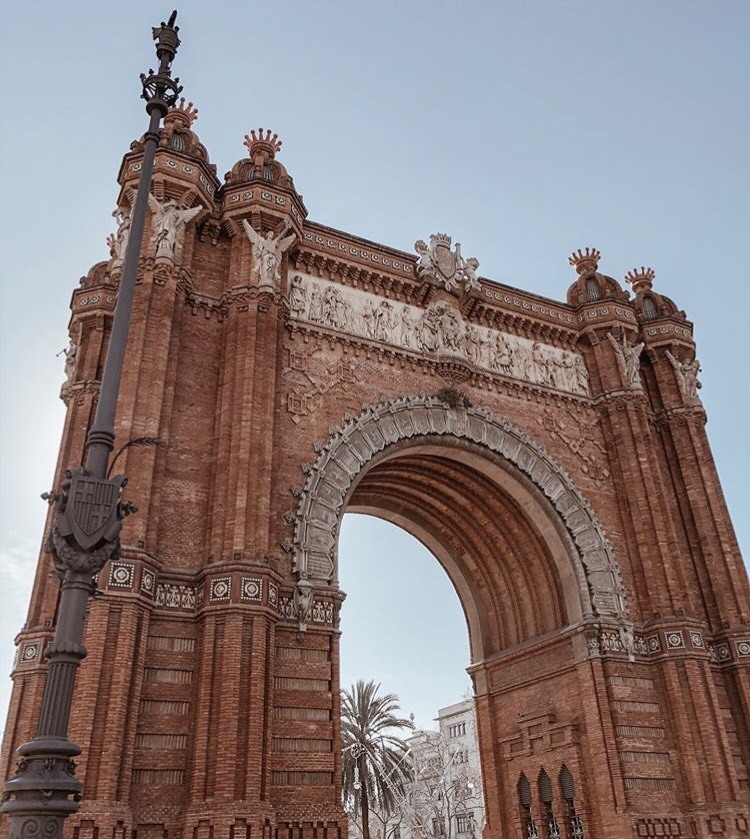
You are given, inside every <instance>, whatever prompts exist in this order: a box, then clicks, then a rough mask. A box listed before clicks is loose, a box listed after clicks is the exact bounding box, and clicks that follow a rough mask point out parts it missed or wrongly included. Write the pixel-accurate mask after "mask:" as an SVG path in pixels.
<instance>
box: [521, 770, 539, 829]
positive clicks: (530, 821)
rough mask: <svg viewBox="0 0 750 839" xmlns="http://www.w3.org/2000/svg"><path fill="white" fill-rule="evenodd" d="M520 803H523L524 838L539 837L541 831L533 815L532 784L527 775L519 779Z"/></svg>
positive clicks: (522, 822)
mask: <svg viewBox="0 0 750 839" xmlns="http://www.w3.org/2000/svg"><path fill="white" fill-rule="evenodd" d="M518 803H519V804H520V805H521V824H522V825H523V835H524V839H539V831H538V830H537V827H536V822H535V821H534V817H533V816H532V815H531V784H530V783H529V779H528V778H527V777H526V776H525V775H523V774H522V775H521V777H520V778H519V779H518Z"/></svg>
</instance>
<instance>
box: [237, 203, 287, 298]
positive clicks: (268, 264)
mask: <svg viewBox="0 0 750 839" xmlns="http://www.w3.org/2000/svg"><path fill="white" fill-rule="evenodd" d="M242 226H243V227H244V228H245V233H246V234H247V238H248V239H249V240H250V244H251V245H252V251H253V270H252V273H251V275H250V276H251V278H252V279H253V280H254V281H255V282H256V283H258V285H262V286H271V287H273V288H278V287H279V285H280V283H281V259H282V257H283V256H284V253H285V252H286V251H287V250H288V249H289V247H290V246H291V244H292V242H294V240H295V238H296V237H297V234H296V233H294V231H292V233H290V234H289V235H288V236H284V234H285V233H286V232H287V230H289V229H290V227H291V223H290V221H289V219H287V221H286V224H285V225H284V227H283V229H282V231H281V233H280V234H279V236H278V237H277V236H274V233H273V230H269V231H268V232H267V233H266V235H265V236H262V235H261V234H260V233H258V232H257V231H256V230H255V228H254V227H253V226H252V225H251V224H250V222H249V221H248V220H247V219H242Z"/></svg>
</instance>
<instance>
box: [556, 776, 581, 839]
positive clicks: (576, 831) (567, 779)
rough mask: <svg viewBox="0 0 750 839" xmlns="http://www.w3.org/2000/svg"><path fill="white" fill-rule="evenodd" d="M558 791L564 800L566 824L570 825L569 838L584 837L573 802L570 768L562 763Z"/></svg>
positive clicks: (573, 791) (573, 794)
mask: <svg viewBox="0 0 750 839" xmlns="http://www.w3.org/2000/svg"><path fill="white" fill-rule="evenodd" d="M559 780H560V792H561V793H562V797H563V801H564V802H565V810H566V816H567V819H568V824H569V825H570V836H571V839H584V832H583V822H582V821H581V817H580V816H579V815H578V812H577V810H576V803H575V795H576V790H575V784H574V783H573V775H572V774H571V771H570V769H568V767H567V766H565V764H563V767H562V769H561V770H560V777H559Z"/></svg>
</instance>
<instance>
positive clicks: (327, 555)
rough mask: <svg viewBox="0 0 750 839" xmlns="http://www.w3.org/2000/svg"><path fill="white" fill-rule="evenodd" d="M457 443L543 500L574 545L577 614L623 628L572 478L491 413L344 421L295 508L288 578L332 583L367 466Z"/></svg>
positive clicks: (435, 402)
mask: <svg viewBox="0 0 750 839" xmlns="http://www.w3.org/2000/svg"><path fill="white" fill-rule="evenodd" d="M430 438H440V439H446V440H447V441H448V443H449V445H451V444H452V445H455V444H459V445H460V443H461V442H462V441H463V442H466V443H473V444H476V445H478V446H479V447H480V448H485V449H487V450H489V451H491V452H494V453H496V454H499V455H500V456H501V457H502V458H503V459H504V460H505V461H507V462H508V463H509V464H511V465H512V466H513V467H515V468H516V469H518V470H520V471H521V472H522V473H523V474H524V475H525V476H526V477H527V478H528V479H530V480H531V482H532V483H533V484H534V486H535V487H536V488H537V489H538V490H540V491H541V493H542V494H543V495H544V496H545V497H546V498H547V499H548V501H549V502H550V503H551V505H552V506H553V507H554V509H555V511H556V513H557V515H558V516H559V517H560V520H561V521H562V522H563V524H564V527H565V529H566V531H567V533H568V536H569V537H570V540H571V542H572V543H573V544H574V545H575V560H574V561H576V562H577V564H578V567H577V577H578V579H579V581H580V582H581V583H582V586H581V592H580V594H581V600H582V605H583V608H582V611H583V613H584V614H586V613H588V614H589V615H600V616H608V617H613V618H616V619H619V620H621V621H623V622H627V614H626V607H625V591H624V588H623V585H622V582H621V580H620V575H619V571H618V569H617V565H616V563H615V561H614V558H613V555H612V548H611V545H610V544H609V542H608V541H607V539H606V538H605V536H604V533H603V531H602V526H601V524H600V522H599V521H598V520H597V519H596V517H595V516H594V515H593V513H592V511H591V509H590V507H589V505H588V502H587V501H586V500H585V499H584V498H583V497H582V496H581V494H580V493H579V491H578V490H577V489H576V487H575V485H574V484H573V481H572V480H571V478H570V477H569V476H568V475H567V474H566V473H565V471H564V470H563V469H562V467H560V466H559V465H558V464H556V463H554V461H553V460H552V459H551V458H550V457H549V455H548V454H547V453H546V452H545V451H544V449H543V448H542V447H541V446H540V445H539V444H538V443H536V442H534V441H533V440H532V439H531V438H530V437H529V436H528V434H526V433H525V432H524V431H522V430H521V429H519V428H517V427H516V426H514V425H513V424H512V423H510V422H509V421H507V420H504V419H499V418H496V417H494V416H493V415H492V414H491V412H489V411H487V410H482V409H476V408H451V407H449V406H447V405H446V404H443V403H441V402H440V400H439V399H435V398H433V397H414V398H407V397H405V398H403V399H400V400H396V401H391V402H383V403H380V404H379V405H377V406H375V407H374V408H371V409H369V410H366V411H365V412H364V413H362V414H361V415H360V416H358V417H352V418H350V419H349V420H348V421H347V423H346V425H344V426H343V427H342V428H340V429H338V430H337V431H336V432H335V433H334V434H333V435H332V436H331V437H330V438H329V440H328V441H327V443H326V444H325V445H324V446H323V447H322V449H321V451H320V454H319V456H318V459H317V460H316V462H315V463H314V464H313V465H312V466H311V467H310V469H309V474H308V477H307V480H306V482H305V486H304V489H303V492H302V497H301V499H300V502H299V505H298V508H297V522H296V524H295V530H294V561H295V570H296V572H297V573H298V575H299V576H300V577H302V578H307V577H310V578H311V579H313V580H318V581H320V582H322V583H323V584H329V583H331V582H332V581H333V580H335V579H336V577H337V568H336V565H337V558H336V554H337V536H338V528H339V525H340V520H341V517H342V516H343V514H344V511H345V508H346V503H347V499H348V498H349V496H350V494H351V491H352V488H353V486H354V484H355V482H356V479H357V477H358V476H359V475H360V473H361V472H363V471H364V470H366V469H367V466H368V464H369V463H370V461H372V460H373V459H375V458H376V457H378V456H379V455H380V454H381V453H383V454H387V453H388V450H389V447H393V446H395V445H397V444H399V443H402V442H403V441H406V440H408V441H410V442H411V443H413V444H414V445H415V446H418V445H419V443H420V441H425V440H429V439H430Z"/></svg>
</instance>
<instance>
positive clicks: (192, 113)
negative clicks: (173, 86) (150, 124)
mask: <svg viewBox="0 0 750 839" xmlns="http://www.w3.org/2000/svg"><path fill="white" fill-rule="evenodd" d="M175 116H176V117H183V118H184V119H185V120H186V121H187V124H188V125H192V124H193V123H194V122H195V120H196V119H198V109H197V108H196V107H195V106H194V105H193V103H192V102H186V101H185V97H184V96H181V97H180V101H179V102H178V103H177V104H176V105H173V106H172V107H171V108H170V109H169V111H168V113H167V117H175Z"/></svg>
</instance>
